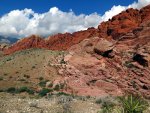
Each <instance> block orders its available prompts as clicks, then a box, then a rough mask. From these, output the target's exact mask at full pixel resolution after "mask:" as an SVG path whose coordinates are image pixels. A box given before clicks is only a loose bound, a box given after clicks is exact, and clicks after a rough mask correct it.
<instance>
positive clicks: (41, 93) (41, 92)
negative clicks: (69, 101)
mask: <svg viewBox="0 0 150 113" xmlns="http://www.w3.org/2000/svg"><path fill="white" fill-rule="evenodd" d="M52 91H53V90H52V89H47V88H43V89H42V90H41V91H40V92H39V96H41V97H43V96H46V94H47V93H49V92H52Z"/></svg>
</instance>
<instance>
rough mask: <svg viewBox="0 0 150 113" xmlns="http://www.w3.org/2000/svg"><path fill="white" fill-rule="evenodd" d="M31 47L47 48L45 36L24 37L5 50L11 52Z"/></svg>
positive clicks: (7, 52)
mask: <svg viewBox="0 0 150 113" xmlns="http://www.w3.org/2000/svg"><path fill="white" fill-rule="evenodd" d="M29 48H46V45H45V41H44V39H43V38H41V37H39V36H36V35H32V36H30V37H28V38H23V39H21V40H19V41H18V42H16V43H15V44H13V45H12V46H11V47H9V48H8V49H6V50H4V52H5V54H10V53H13V52H15V51H19V50H24V49H29Z"/></svg>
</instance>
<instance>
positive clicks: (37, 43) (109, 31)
mask: <svg viewBox="0 0 150 113" xmlns="http://www.w3.org/2000/svg"><path fill="white" fill-rule="evenodd" d="M149 19H150V6H146V7H144V8H142V9H141V10H136V9H128V10H126V11H123V12H122V13H120V14H118V15H116V16H114V17H113V18H112V19H110V20H109V21H107V22H103V23H101V24H100V25H99V26H98V28H97V29H95V28H89V29H87V30H85V31H79V32H75V33H73V34H70V33H65V34H56V35H53V36H49V37H48V38H46V39H43V38H40V37H39V36H36V35H32V36H30V37H27V38H24V39H22V40H20V41H18V42H17V43H15V44H13V45H12V46H11V47H9V48H8V49H7V50H5V51H4V52H5V54H10V53H13V52H15V51H19V50H23V49H28V48H33V47H36V48H47V49H51V50H67V49H69V48H70V47H71V46H72V45H75V44H78V43H79V42H81V41H82V40H84V39H87V38H91V37H95V36H98V37H99V38H105V39H109V40H113V39H114V40H119V38H120V37H121V36H122V35H125V34H126V33H128V32H130V31H132V30H133V29H135V28H137V27H139V25H141V24H142V23H145V22H146V21H147V20H149Z"/></svg>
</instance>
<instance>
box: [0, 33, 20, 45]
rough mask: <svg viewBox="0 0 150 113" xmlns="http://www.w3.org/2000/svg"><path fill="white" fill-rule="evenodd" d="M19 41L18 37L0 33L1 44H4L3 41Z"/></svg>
mask: <svg viewBox="0 0 150 113" xmlns="http://www.w3.org/2000/svg"><path fill="white" fill-rule="evenodd" d="M17 41H18V39H17V38H13V37H6V36H2V35H0V44H2V43H6V44H13V43H15V42H17Z"/></svg>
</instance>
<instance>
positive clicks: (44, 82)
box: [39, 80, 48, 87]
mask: <svg viewBox="0 0 150 113" xmlns="http://www.w3.org/2000/svg"><path fill="white" fill-rule="evenodd" d="M47 82H48V81H47V80H44V81H41V82H39V86H41V87H45V86H46V83H47Z"/></svg>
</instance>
